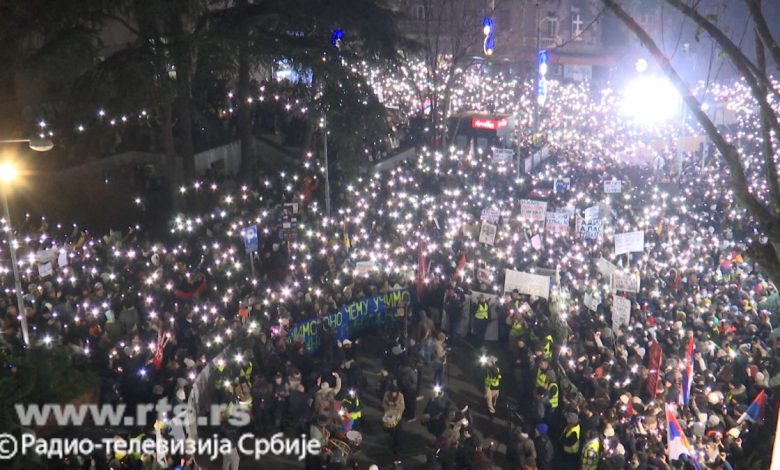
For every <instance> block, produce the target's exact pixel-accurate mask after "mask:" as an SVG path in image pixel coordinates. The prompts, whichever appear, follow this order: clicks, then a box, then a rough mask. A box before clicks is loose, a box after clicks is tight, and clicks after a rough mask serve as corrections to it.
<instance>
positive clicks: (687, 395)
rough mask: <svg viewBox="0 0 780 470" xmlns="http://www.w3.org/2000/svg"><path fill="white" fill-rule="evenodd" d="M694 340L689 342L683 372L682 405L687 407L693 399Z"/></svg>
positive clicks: (691, 339)
mask: <svg viewBox="0 0 780 470" xmlns="http://www.w3.org/2000/svg"><path fill="white" fill-rule="evenodd" d="M694 348H695V346H694V343H693V338H690V339H689V340H688V348H687V350H686V352H685V370H684V371H683V377H682V387H680V404H681V405H687V404H688V401H690V399H691V383H693V349H694Z"/></svg>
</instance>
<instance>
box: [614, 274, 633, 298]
mask: <svg viewBox="0 0 780 470" xmlns="http://www.w3.org/2000/svg"><path fill="white" fill-rule="evenodd" d="M639 282H640V281H639V274H636V273H620V272H614V273H612V291H613V292H617V291H623V292H634V293H638V292H639Z"/></svg>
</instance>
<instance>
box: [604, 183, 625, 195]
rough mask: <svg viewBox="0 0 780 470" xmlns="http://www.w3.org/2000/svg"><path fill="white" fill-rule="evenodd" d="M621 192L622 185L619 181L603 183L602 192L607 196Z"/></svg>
mask: <svg viewBox="0 0 780 470" xmlns="http://www.w3.org/2000/svg"><path fill="white" fill-rule="evenodd" d="M622 191H623V183H622V181H620V180H607V181H604V192H605V193H607V194H617V193H620V192H622Z"/></svg>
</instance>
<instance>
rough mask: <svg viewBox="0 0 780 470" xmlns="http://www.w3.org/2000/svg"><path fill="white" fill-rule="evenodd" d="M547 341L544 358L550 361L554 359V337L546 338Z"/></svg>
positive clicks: (548, 336)
mask: <svg viewBox="0 0 780 470" xmlns="http://www.w3.org/2000/svg"><path fill="white" fill-rule="evenodd" d="M545 339H546V340H547V343H545V345H544V358H545V359H547V360H548V361H549V360H550V359H552V344H553V337H552V335H547V337H546V338H545Z"/></svg>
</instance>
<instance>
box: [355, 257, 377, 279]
mask: <svg viewBox="0 0 780 470" xmlns="http://www.w3.org/2000/svg"><path fill="white" fill-rule="evenodd" d="M355 271H356V272H357V275H358V276H363V275H365V274H371V273H372V272H376V271H379V266H378V265H377V264H376V261H371V260H367V261H358V262H357V263H355Z"/></svg>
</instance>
